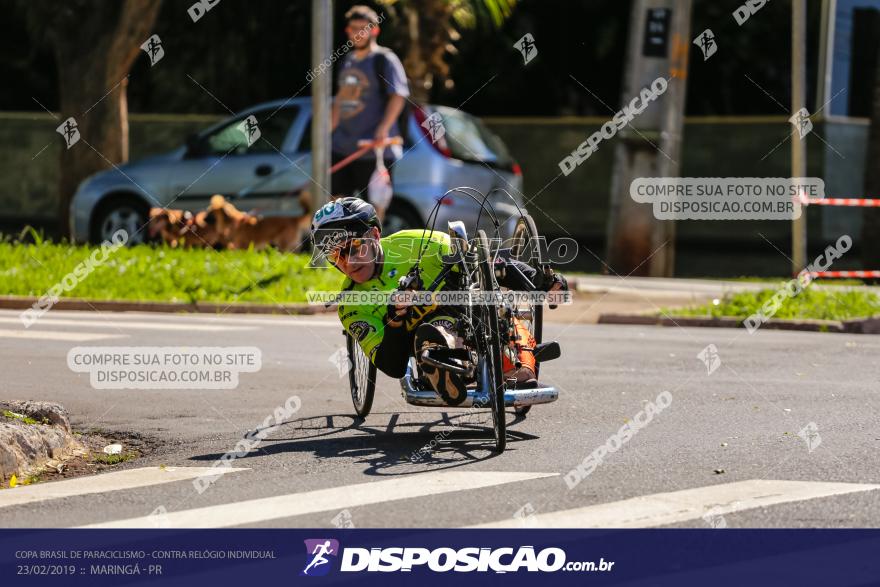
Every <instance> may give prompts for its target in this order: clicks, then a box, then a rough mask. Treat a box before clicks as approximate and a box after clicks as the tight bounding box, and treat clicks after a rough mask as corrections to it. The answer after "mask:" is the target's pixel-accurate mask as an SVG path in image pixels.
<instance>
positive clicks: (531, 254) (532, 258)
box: [510, 214, 544, 416]
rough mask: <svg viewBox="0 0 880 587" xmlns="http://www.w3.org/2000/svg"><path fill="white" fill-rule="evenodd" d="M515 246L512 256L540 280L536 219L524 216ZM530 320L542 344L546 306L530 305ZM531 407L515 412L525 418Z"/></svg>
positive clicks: (518, 224)
mask: <svg viewBox="0 0 880 587" xmlns="http://www.w3.org/2000/svg"><path fill="white" fill-rule="evenodd" d="M511 240H512V242H513V246H512V247H511V250H510V252H511V256H512V258H514V259H516V260H517V261H521V262H523V263H525V264H527V265H528V266H529V267H531V268H532V269H534V270H535V271H536V275H537V276H538V277H539V278H540V277H541V276H542V274H543V272H544V268H543V267H542V266H541V264H540V263H539V259H538V228H537V227H536V226H535V221H534V219H533V218H532V217H531V216H530V215H528V214H523V215H522V216H521V217H520V219H519V220H517V222H516V228H514V230H513V238H512V239H511ZM527 310H528V320H527V321H526V322H527V326H528V330H529V333H530V334H531V335H532V337H533V338H534V339H535V345H536V346H537V345H539V344H541V337H542V335H543V327H544V306H543V304H528V307H527ZM540 368H541V365H540V363H537V362H536V363H535V377H538V371H539V370H540ZM530 409H531V406H522V407H519V408H515V409H514V412H515V413H516V415H517V416H525V415H526V414H528V413H529V410H530Z"/></svg>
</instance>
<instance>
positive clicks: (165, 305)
mask: <svg viewBox="0 0 880 587" xmlns="http://www.w3.org/2000/svg"><path fill="white" fill-rule="evenodd" d="M38 299H39V298H32V297H20V296H0V309H3V310H26V309H28V308H30V307H32V306H33V305H34V304H36V303H37V301H38ZM52 308H53V309H56V310H77V311H78V310H86V311H97V312H165V313H177V312H191V313H203V314H303V315H310V314H323V313H325V312H332V311H335V309H336V308H335V307H333V308H325V307H324V306H323V305H311V304H306V303H290V304H252V303H231V304H224V303H217V302H195V303H189V302H135V301H126V300H83V299H78V298H67V299H61V300H58V302H56V303H55V304H53V305H52Z"/></svg>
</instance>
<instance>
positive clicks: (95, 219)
mask: <svg viewBox="0 0 880 587" xmlns="http://www.w3.org/2000/svg"><path fill="white" fill-rule="evenodd" d="M149 218H150V207H149V206H148V205H147V204H146V203H145V202H144V201H143V200H141V199H140V198H138V197H137V196H130V195H115V196H110V197H108V198H107V199H105V200H104V201H102V202H101V203H100V204H98V206H97V208H95V211H94V212H93V213H92V220H91V225H90V227H89V240H90V241H91V242H92V243H93V244H100V243H102V242H105V241H108V240H110V237H111V236H112V235H113V233H114V232H116V231H117V230H119V229H120V228H122V229H124V230H125V231H126V232H127V233H128V244H129V245H136V244H139V243H143V242H146V240H147V227H146V224H147V222H148V221H149Z"/></svg>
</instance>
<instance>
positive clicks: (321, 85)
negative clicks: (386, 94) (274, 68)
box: [311, 0, 333, 206]
mask: <svg viewBox="0 0 880 587" xmlns="http://www.w3.org/2000/svg"><path fill="white" fill-rule="evenodd" d="M332 45H333V0H312V71H313V72H314V71H321V69H319V68H320V65H321V63H322V62H323V61H324V60H325V59H327V58H328V57H329V56H330V54H331V53H332V51H333V47H332ZM331 81H332V80H331V77H330V74H329V73H326V74H321V75H317V76H315V78H314V79H313V80H312V188H311V189H312V197H313V198H314V199H315V203H316V204H317V205H319V206H320V205H322V204H324V203H326V202H327V201H328V200H329V198H328V197H327V194H328V193H331V192H330V100H331V99H332V96H331V94H330V93H331V91H332V84H331Z"/></svg>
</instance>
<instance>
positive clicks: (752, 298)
mask: <svg viewBox="0 0 880 587" xmlns="http://www.w3.org/2000/svg"><path fill="white" fill-rule="evenodd" d="M777 291H778V290H776V289H764V290H761V291H758V292H742V293H737V294H732V295H728V296H725V297H724V298H723V299H721V300H719V303H718V304H717V305H716V304H714V303H711V302H710V303H708V304H705V305H702V306H694V307H690V308H677V309H672V310H664V312H666V313H668V314H669V315H672V316H688V317H701V318H703V317H710V318H721V317H724V316H730V317H734V318H740V319H744V318H747V317H748V316H750V315H752V314H754V313H756V312H758V311H760V310H761V307H762V306H763V305H764V303H765V302H767V301H768V300H770V298H772V297H773V295H774V294H775V293H776V292H777ZM875 314H880V296H878V295H877V294H874V293H870V292H866V291H860V290H840V291H828V290H817V289H811V288H808V289H806V290H804V291H802V292H801V293H800V294H798V295H796V296H795V297H793V298H789V297H786V298H785V301H784V302H783V303H782V304H781V305H780V307H779V309H778V310H777V311H776V313H775V314H774V315H773V318H775V319H783V320H785V319H816V320H849V319H852V318H866V317H869V316H873V315H875Z"/></svg>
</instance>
